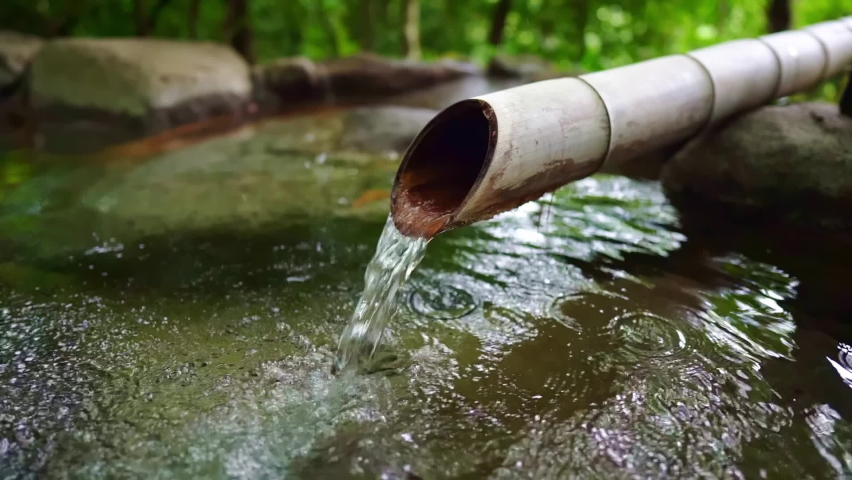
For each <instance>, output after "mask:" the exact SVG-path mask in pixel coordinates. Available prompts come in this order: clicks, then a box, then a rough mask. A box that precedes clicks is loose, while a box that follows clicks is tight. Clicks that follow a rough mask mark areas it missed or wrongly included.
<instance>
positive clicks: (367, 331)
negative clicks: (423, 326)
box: [333, 216, 429, 372]
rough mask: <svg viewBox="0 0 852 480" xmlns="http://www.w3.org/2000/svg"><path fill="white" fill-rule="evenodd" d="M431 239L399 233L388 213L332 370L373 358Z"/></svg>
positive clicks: (354, 365)
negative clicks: (400, 298) (401, 295)
mask: <svg viewBox="0 0 852 480" xmlns="http://www.w3.org/2000/svg"><path fill="white" fill-rule="evenodd" d="M428 243H429V240H427V239H425V238H421V237H407V236H405V235H403V234H402V233H400V232H399V230H397V229H396V226H395V225H394V223H393V220H392V219H391V217H390V216H388V218H387V221H386V222H385V228H384V230H383V231H382V235H381V237H379V243H378V245H377V246H376V253H375V254H374V255H373V258H372V260H370V263H369V264H368V265H367V271H366V273H365V274H364V292H363V293H362V294H361V298H360V300H359V301H358V305H357V306H356V307H355V312H354V314H353V315H352V319H351V320H350V321H349V325H347V327H346V329H345V330H344V331H343V334H342V335H341V337H340V343H339V344H338V347H337V358H336V360H335V365H334V366H333V371H335V372H338V371H342V370H344V369H346V368H358V366H359V365H360V364H361V363H362V362H364V361H369V360H370V359H372V357H373V355H374V354H375V353H376V348H377V347H378V346H379V343H380V341H381V338H382V334H383V333H384V330H385V327H386V326H387V324H388V322H390V319H391V318H392V317H393V315H394V313H396V310H397V306H398V304H399V294H400V291H401V290H402V286H403V285H404V284H405V281H406V280H408V277H409V275H411V272H412V271H414V269H415V268H416V267H417V265H418V264H419V263H420V260H422V259H423V255H424V253H425V252H426V245H427V244H428Z"/></svg>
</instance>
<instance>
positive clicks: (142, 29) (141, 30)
mask: <svg viewBox="0 0 852 480" xmlns="http://www.w3.org/2000/svg"><path fill="white" fill-rule="evenodd" d="M145 10H146V8H145V0H133V13H134V16H135V18H136V35H137V36H139V37H144V36H147V35H148V14H147V12H145Z"/></svg>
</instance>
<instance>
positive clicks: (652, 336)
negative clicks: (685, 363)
mask: <svg viewBox="0 0 852 480" xmlns="http://www.w3.org/2000/svg"><path fill="white" fill-rule="evenodd" d="M612 329H613V334H614V335H615V336H616V337H617V338H618V341H619V343H620V344H621V348H620V349H621V351H622V352H623V353H624V357H625V360H628V361H631V362H638V361H642V360H665V359H669V358H672V357H677V356H679V355H680V354H681V353H682V352H683V351H684V350H685V349H686V336H685V335H684V334H683V332H681V331H680V330H678V329H677V327H676V326H674V325H673V324H672V322H671V321H670V320H668V319H666V318H663V317H661V316H659V315H655V314H653V313H651V312H647V311H636V312H628V313H625V314H623V315H620V316H618V317H616V318H614V319H613V322H612Z"/></svg>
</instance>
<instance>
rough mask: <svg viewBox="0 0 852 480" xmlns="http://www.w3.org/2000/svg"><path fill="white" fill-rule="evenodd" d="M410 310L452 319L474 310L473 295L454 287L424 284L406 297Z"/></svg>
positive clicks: (433, 316)
mask: <svg viewBox="0 0 852 480" xmlns="http://www.w3.org/2000/svg"><path fill="white" fill-rule="evenodd" d="M408 304H409V307H410V308H411V310H412V311H413V312H415V313H417V314H419V315H423V316H426V317H429V318H433V319H436V320H454V319H456V318H461V317H463V316H465V315H467V314H469V313H470V312H472V311H474V310H476V307H477V302H476V298H474V296H473V295H472V294H470V293H468V292H466V291H464V290H461V289H459V288H456V287H452V286H448V285H442V286H440V287H433V286H430V285H424V286H423V287H422V288H419V289H417V290H415V291H414V292H412V293H411V296H410V297H409V298H408Z"/></svg>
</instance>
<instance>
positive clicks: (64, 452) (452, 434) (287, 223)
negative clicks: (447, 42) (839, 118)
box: [0, 124, 852, 479]
mask: <svg viewBox="0 0 852 480" xmlns="http://www.w3.org/2000/svg"><path fill="white" fill-rule="evenodd" d="M288 128H289V127H288ZM317 128H319V127H317ZM282 129H283V130H286V128H285V127H283V126H281V125H279V124H270V125H267V126H264V127H262V128H261V127H258V129H256V130H254V131H251V132H241V133H239V134H235V135H231V136H227V137H222V138H219V139H216V140H211V141H209V142H205V143H203V144H200V145H195V146H191V147H187V148H184V149H181V150H178V151H174V152H170V153H166V154H162V155H158V156H155V157H153V158H150V159H145V160H134V161H130V160H127V161H120V160H121V159H117V158H116V159H111V161H109V162H103V161H99V162H95V161H86V160H85V159H79V158H75V159H60V160H52V161H47V160H45V159H33V158H29V157H28V156H27V155H25V154H23V153H20V152H19V153H15V154H8V155H5V156H4V157H3V158H2V160H0V172H3V173H0V182H2V183H0V478H87V479H88V478H252V479H257V478H299V479H302V478H304V479H314V478H380V477H384V478H418V477H419V478H424V479H432V478H602V477H603V478H639V477H642V478H647V477H651V478H764V477H765V478H790V479H802V478H819V479H822V478H844V477H847V476H848V475H850V473H851V472H852V424H850V419H852V392H850V386H849V385H850V384H852V380H849V377H850V375H852V373H850V372H852V367H850V362H849V360H848V356H847V355H848V351H847V350H844V348H845V347H844V346H843V345H844V344H845V343H849V341H850V338H852V323H850V321H849V318H852V317H850V315H849V314H850V313H852V308H850V302H849V301H848V300H845V298H846V293H847V290H848V289H847V287H846V285H848V279H849V273H850V270H849V267H850V266H852V253H850V252H852V249H850V248H849V242H848V241H847V240H844V239H838V238H824V237H820V236H817V235H815V234H810V233H801V232H789V231H786V230H783V229H770V228H768V227H766V228H764V227H761V228H758V227H756V226H736V225H733V224H732V223H730V222H729V221H728V220H726V219H725V218H724V217H721V218H720V217H717V216H715V215H712V214H711V212H709V211H700V212H698V213H697V214H680V213H678V211H676V210H675V209H674V208H673V207H672V205H671V204H670V203H669V202H668V201H667V200H666V198H665V197H664V196H663V194H662V193H661V191H660V188H659V186H658V185H657V184H656V183H653V182H640V181H635V180H630V179H627V178H623V177H617V176H605V175H600V176H595V177H592V178H587V179H584V180H582V181H579V182H577V183H575V184H572V185H570V186H568V187H565V188H563V189H561V190H560V191H558V192H556V193H555V194H554V195H553V196H548V197H546V198H544V199H542V200H541V201H537V202H531V203H528V204H526V205H524V206H522V207H520V208H518V209H516V210H514V211H512V212H507V213H505V214H503V215H501V216H499V217H497V218H495V219H493V220H491V221H487V222H483V223H481V224H478V225H474V226H471V227H466V228H463V229H459V230H455V231H452V232H449V233H447V234H443V235H440V236H439V237H437V238H436V239H434V240H432V241H431V242H430V243H429V246H428V248H427V249H426V252H425V256H424V257H423V259H422V262H421V263H420V265H419V266H418V267H417V269H415V270H414V271H413V273H412V274H411V276H410V278H409V280H408V281H407V282H406V283H405V285H404V287H403V288H402V289H401V291H400V292H399V299H400V300H399V304H400V310H399V312H398V314H397V315H396V316H395V317H393V318H392V319H391V321H390V323H389V324H388V326H387V328H386V330H385V332H384V336H383V345H384V347H383V349H384V350H383V358H384V359H385V360H386V361H384V362H383V363H382V364H381V366H380V368H374V369H370V370H369V371H368V372H364V373H361V374H357V375H339V376H335V375H332V373H331V367H332V364H333V363H334V360H335V357H336V349H337V346H338V342H339V340H340V335H341V333H342V332H343V331H344V329H345V328H346V326H347V325H348V324H349V321H350V319H351V318H352V317H353V312H355V309H356V305H357V302H358V300H359V298H360V297H361V292H362V290H363V288H364V276H365V270H366V268H367V265H368V263H369V261H370V260H371V258H372V257H373V255H374V253H375V252H376V246H377V241H378V240H379V238H380V234H381V232H382V231H383V228H384V225H385V221H386V219H387V201H378V202H375V203H371V204H368V205H365V206H359V207H355V206H353V204H354V203H356V202H355V200H356V199H358V198H359V197H360V196H361V195H362V194H363V193H364V192H365V191H370V190H376V189H383V188H388V187H389V186H390V182H391V179H392V177H393V172H394V170H395V168H396V164H397V163H396V162H397V161H398V156H396V157H394V156H393V155H388V154H387V152H362V153H363V154H357V155H356V154H355V153H353V152H351V151H346V152H342V151H339V150H335V148H338V147H333V148H332V149H331V150H329V151H328V153H327V154H323V155H320V154H319V153H317V152H316V151H312V150H311V149H310V148H308V147H304V146H297V147H293V146H289V145H282V143H281V142H282V140H281V139H282V138H284V137H285V136H286V135H284V134H283V133H282ZM294 135H295V134H294ZM317 135H318V136H320V137H321V132H318V133H317ZM299 138H302V137H299ZM321 153H323V152H321ZM356 153H357V152H356ZM847 382H848V383H847Z"/></svg>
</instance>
